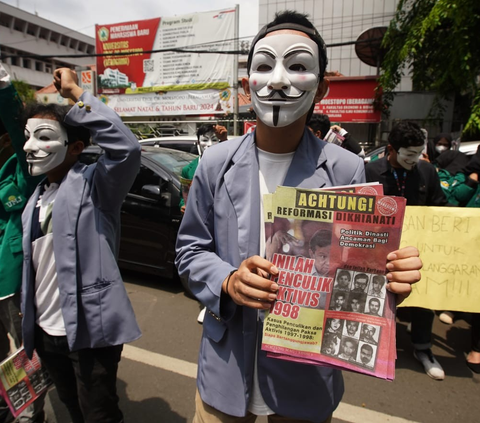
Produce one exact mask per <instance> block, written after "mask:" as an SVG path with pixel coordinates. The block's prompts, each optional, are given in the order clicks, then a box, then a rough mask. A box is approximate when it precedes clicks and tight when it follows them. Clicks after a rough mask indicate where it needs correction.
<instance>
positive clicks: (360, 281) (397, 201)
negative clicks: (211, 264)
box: [262, 183, 406, 380]
mask: <svg viewBox="0 0 480 423" xmlns="http://www.w3.org/2000/svg"><path fill="white" fill-rule="evenodd" d="M405 205H406V200H405V198H403V197H392V196H384V195H383V189H382V186H381V185H379V184H376V183H375V184H363V185H352V186H348V187H333V188H328V191H327V190H326V189H317V190H312V189H302V188H290V187H278V188H277V190H276V192H275V193H274V194H268V195H265V196H264V198H263V210H264V219H265V238H266V258H267V260H270V261H271V262H272V263H274V264H275V266H277V268H278V269H279V274H278V276H277V277H273V276H272V280H274V281H276V282H277V284H278V286H279V290H278V293H277V299H276V301H275V302H274V304H273V305H272V307H271V309H270V310H269V311H268V312H267V314H266V316H265V321H264V327H263V341H262V349H263V350H265V351H267V354H268V355H269V356H271V357H275V358H278V359H283V360H291V361H298V362H302V363H310V364H315V365H321V366H330V367H336V368H339V369H342V370H350V371H355V372H359V373H364V374H368V375H371V376H375V377H378V378H383V379H388V380H393V379H394V377H395V359H396V347H395V310H396V304H395V300H396V299H395V295H394V294H392V293H391V292H389V291H387V290H386V284H387V280H386V277H385V274H386V263H387V259H386V257H387V254H388V253H390V252H392V251H395V250H397V249H398V248H399V245H400V237H401V230H402V224H403V217H404V212H405Z"/></svg>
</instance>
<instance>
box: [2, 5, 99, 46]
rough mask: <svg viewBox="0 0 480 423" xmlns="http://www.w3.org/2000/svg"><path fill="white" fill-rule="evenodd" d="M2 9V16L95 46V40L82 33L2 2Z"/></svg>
mask: <svg viewBox="0 0 480 423" xmlns="http://www.w3.org/2000/svg"><path fill="white" fill-rule="evenodd" d="M0 7H1V12H0V13H2V14H5V15H10V16H13V17H15V18H18V19H22V20H24V21H26V22H31V23H33V24H35V25H38V26H41V27H43V28H46V29H48V30H51V31H55V32H58V33H60V34H64V35H68V36H69V37H71V38H75V39H78V40H80V41H82V42H84V43H87V44H91V45H95V38H93V37H90V36H88V35H85V34H82V33H81V32H78V31H75V30H73V29H70V28H67V27H65V26H63V25H59V24H57V23H54V22H52V21H49V20H48V19H45V18H42V17H40V16H37V15H34V14H32V13H29V12H26V11H25V10H22V9H19V8H17V7H14V6H11V5H9V4H7V3H4V2H1V1H0Z"/></svg>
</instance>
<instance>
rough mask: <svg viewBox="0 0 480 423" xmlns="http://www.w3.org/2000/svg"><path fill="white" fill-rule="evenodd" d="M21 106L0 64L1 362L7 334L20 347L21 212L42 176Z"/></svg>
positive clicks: (2, 416)
mask: <svg viewBox="0 0 480 423" xmlns="http://www.w3.org/2000/svg"><path fill="white" fill-rule="evenodd" d="M22 109H23V104H22V101H21V100H20V97H19V96H18V93H17V92H16V90H15V88H14V87H13V85H12V84H11V81H10V76H9V75H8V73H7V72H6V71H5V69H4V67H3V65H2V64H1V63H0V204H1V205H0V361H2V360H4V359H5V358H6V357H7V356H8V353H9V350H10V340H9V338H8V336H7V334H10V336H11V338H12V340H13V342H14V343H15V346H16V347H17V348H18V347H20V345H21V344H22V327H21V324H22V322H21V317H20V286H21V283H22V264H23V253H22V212H23V209H24V207H25V205H26V204H27V201H28V199H29V197H30V196H31V195H32V193H33V191H34V190H35V187H36V186H37V184H38V183H39V182H40V180H41V179H42V178H43V177H41V176H40V177H38V176H37V177H32V176H30V174H29V173H28V169H27V162H26V160H25V157H26V153H25V152H24V151H23V145H24V144H25V135H24V128H23V126H22V125H21V123H20V119H19V117H20V116H19V115H20V113H21V111H22ZM42 409H43V398H42V400H41V401H40V403H37V405H36V407H35V411H33V409H32V408H29V409H27V412H26V413H25V415H22V418H21V419H22V420H21V421H22V422H43V410H42ZM26 414H29V415H28V416H27V415H26ZM32 414H33V416H32ZM10 418H11V416H9V412H8V409H7V407H6V404H5V403H4V402H3V401H2V402H0V423H3V422H7V421H11V420H9V419H10ZM12 420H13V418H12Z"/></svg>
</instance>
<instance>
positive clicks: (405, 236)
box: [402, 206, 480, 313]
mask: <svg viewBox="0 0 480 423" xmlns="http://www.w3.org/2000/svg"><path fill="white" fill-rule="evenodd" d="M479 219H480V209H478V208H470V207H468V208H467V207H419V206H407V208H406V211H405V220H404V224H403V232H402V246H405V245H413V246H414V247H417V248H418V250H419V251H420V257H421V258H422V261H423V268H422V283H419V284H415V285H413V286H412V294H411V295H410V296H409V297H408V298H407V299H406V300H405V301H404V302H403V303H402V306H412V307H424V308H429V309H432V310H452V311H464V312H472V313H479V312H480V282H479V278H480V266H479V264H478V252H479V251H480V229H479V227H478V225H477V224H476V222H478V221H479Z"/></svg>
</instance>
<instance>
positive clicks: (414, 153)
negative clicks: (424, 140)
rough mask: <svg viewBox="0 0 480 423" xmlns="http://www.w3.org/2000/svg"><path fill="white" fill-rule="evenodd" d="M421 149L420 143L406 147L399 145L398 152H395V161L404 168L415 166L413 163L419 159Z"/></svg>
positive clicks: (409, 168) (408, 168)
mask: <svg viewBox="0 0 480 423" xmlns="http://www.w3.org/2000/svg"><path fill="white" fill-rule="evenodd" d="M422 151H423V145H420V146H418V147H408V148H404V147H401V148H399V149H398V152H397V162H398V164H399V165H400V166H402V167H403V168H404V169H406V170H411V169H413V168H414V167H415V165H416V164H417V163H418V161H419V160H420V156H421V155H422Z"/></svg>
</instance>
